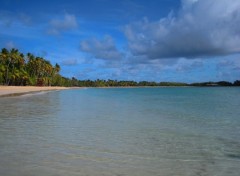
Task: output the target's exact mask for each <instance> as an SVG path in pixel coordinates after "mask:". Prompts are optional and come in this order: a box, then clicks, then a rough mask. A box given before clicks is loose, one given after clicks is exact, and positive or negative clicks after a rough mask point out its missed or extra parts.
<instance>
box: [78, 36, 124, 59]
mask: <svg viewBox="0 0 240 176" xmlns="http://www.w3.org/2000/svg"><path fill="white" fill-rule="evenodd" d="M80 50H81V51H83V52H86V53H88V54H90V55H92V56H93V57H94V58H96V59H103V60H119V59H121V58H122V57H123V54H122V53H121V52H120V51H119V50H118V49H117V47H116V45H115V43H114V40H113V39H112V37H111V36H105V37H104V38H103V39H102V40H99V39H97V38H92V39H88V40H84V41H82V42H81V43H80Z"/></svg>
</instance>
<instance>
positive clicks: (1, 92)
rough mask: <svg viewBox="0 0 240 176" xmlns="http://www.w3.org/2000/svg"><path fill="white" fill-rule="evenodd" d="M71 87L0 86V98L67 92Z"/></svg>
mask: <svg viewBox="0 0 240 176" xmlns="http://www.w3.org/2000/svg"><path fill="white" fill-rule="evenodd" d="M68 89H74V88H73V87H37V86H0V98H1V97H11V96H20V95H25V94H30V93H38V92H44V91H56V90H68Z"/></svg>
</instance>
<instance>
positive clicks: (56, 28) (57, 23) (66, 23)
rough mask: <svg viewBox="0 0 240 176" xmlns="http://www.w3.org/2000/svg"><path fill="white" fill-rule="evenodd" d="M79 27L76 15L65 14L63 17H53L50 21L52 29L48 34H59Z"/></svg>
mask: <svg viewBox="0 0 240 176" xmlns="http://www.w3.org/2000/svg"><path fill="white" fill-rule="evenodd" d="M77 27H78V23H77V19H76V17H75V15H71V14H67V13H66V14H65V15H64V17H63V18H61V19H52V20H51V21H50V29H49V30H48V34H51V35H58V34H60V33H61V32H64V31H68V30H71V29H75V28H77Z"/></svg>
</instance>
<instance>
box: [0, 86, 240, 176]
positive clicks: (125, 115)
mask: <svg viewBox="0 0 240 176" xmlns="http://www.w3.org/2000/svg"><path fill="white" fill-rule="evenodd" d="M0 112H1V113H0V175H4V176H15V175H16V176H28V175H29V176H30V175H34V176H43V175H44V176H55V175H56V176H65V175H68V176H75V175H76V176H78V175H79V176H103V175H106V176H125V175H129V176H157V175H158V176H173V175H177V176H238V175H239V173H240V89H239V88H191V87H184V88H109V89H97V88H96V89H94V88H89V89H76V90H65V91H55V92H47V93H39V94H29V95H23V96H18V97H4V98H0Z"/></svg>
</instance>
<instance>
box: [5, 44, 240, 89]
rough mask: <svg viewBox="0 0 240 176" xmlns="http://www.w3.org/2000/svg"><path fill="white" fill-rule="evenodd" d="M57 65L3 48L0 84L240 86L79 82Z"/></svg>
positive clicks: (111, 81)
mask: <svg viewBox="0 0 240 176" xmlns="http://www.w3.org/2000/svg"><path fill="white" fill-rule="evenodd" d="M60 70H61V68H60V65H59V64H57V63H56V64H55V65H52V64H51V63H50V61H48V60H46V59H44V58H43V57H38V56H34V55H33V54H31V53H27V54H26V55H24V54H23V53H21V52H19V51H18V50H17V49H14V48H13V49H11V50H8V49H6V48H3V49H2V50H1V53H0V84H1V85H11V86H26V85H29V86H66V87H70V86H73V87H74V86H76V87H134V86H240V80H236V81H235V82H233V83H231V82H227V81H219V82H201V83H192V84H187V83H181V82H149V81H140V82H136V81H117V80H110V79H109V80H100V79H97V80H78V79H76V78H74V77H72V78H71V79H70V78H66V77H63V76H61V75H60V73H59V72H60Z"/></svg>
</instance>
